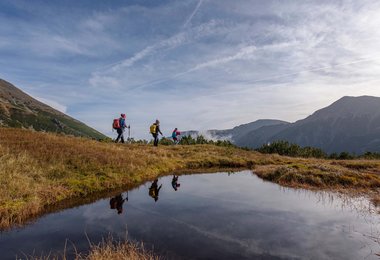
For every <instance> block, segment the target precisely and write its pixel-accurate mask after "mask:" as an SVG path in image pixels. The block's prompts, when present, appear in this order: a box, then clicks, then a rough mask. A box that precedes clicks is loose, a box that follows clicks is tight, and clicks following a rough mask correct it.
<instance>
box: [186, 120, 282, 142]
mask: <svg viewBox="0 0 380 260" xmlns="http://www.w3.org/2000/svg"><path fill="white" fill-rule="evenodd" d="M287 124H289V123H288V122H285V121H281V120H273V119H260V120H257V121H254V122H251V123H248V124H243V125H239V126H236V127H234V128H232V129H226V130H206V131H203V132H202V131H194V130H191V131H185V132H183V133H182V135H191V136H193V137H195V136H198V135H204V136H205V137H207V138H209V139H215V140H230V141H232V142H234V143H235V142H237V141H238V140H240V139H241V138H242V137H243V136H245V135H246V134H247V133H249V132H251V131H254V130H256V129H259V128H261V127H266V126H273V125H287Z"/></svg>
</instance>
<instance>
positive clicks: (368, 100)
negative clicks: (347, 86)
mask: <svg viewBox="0 0 380 260" xmlns="http://www.w3.org/2000/svg"><path fill="white" fill-rule="evenodd" d="M257 136H259V135H258V134H257V133H253V132H252V133H250V138H252V139H255V138H257ZM274 140H287V141H289V142H292V143H296V144H299V145H301V146H312V147H318V148H321V149H322V150H324V151H325V152H328V153H332V152H343V151H346V152H350V153H356V154H362V153H364V152H367V151H371V152H379V151H380V98H378V97H370V96H361V97H343V98H341V99H339V100H338V101H336V102H334V103H333V104H331V105H330V106H328V107H326V108H323V109H321V110H318V111H316V112H315V113H314V114H312V115H311V116H309V117H307V118H305V119H303V120H299V121H297V122H295V123H293V124H290V125H288V126H287V127H286V128H285V129H283V130H281V131H279V132H277V133H275V134H274V135H272V136H271V137H269V138H267V141H268V142H272V141H274Z"/></svg>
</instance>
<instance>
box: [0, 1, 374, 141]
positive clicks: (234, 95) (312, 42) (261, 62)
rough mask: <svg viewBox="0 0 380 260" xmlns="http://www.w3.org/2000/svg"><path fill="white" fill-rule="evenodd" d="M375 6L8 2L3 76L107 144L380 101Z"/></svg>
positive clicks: (0, 36) (0, 20)
mask: <svg viewBox="0 0 380 260" xmlns="http://www.w3.org/2000/svg"><path fill="white" fill-rule="evenodd" d="M379 28H380V1H378V0H361V1H356V0H341V1H333V0H315V1H312V0H310V1H309V0H265V1H263V0H233V1H231V0H178V1H174V0H124V1H121V0H113V1H98V0H81V1H76V0H75V1H74V0H50V1H41V0H34V1H29V0H25V1H22V0H0V78H2V79H5V80H7V81H9V82H11V83H12V84H14V85H16V86H17V87H19V88H20V89H21V90H23V91H25V92H26V93H28V94H30V95H31V96H33V97H35V98H37V99H39V100H40V101H42V102H45V103H47V104H49V105H50V106H52V107H54V108H56V109H58V110H60V111H62V112H65V113H67V114H68V115H70V116H72V117H74V118H76V119H79V120H81V121H82V122H84V123H86V124H88V125H89V126H91V127H94V128H95V129H97V130H99V131H100V132H102V133H104V134H107V135H109V136H113V135H115V133H113V132H112V131H111V125H112V120H113V119H114V118H117V117H118V116H119V115H120V113H126V114H127V123H128V124H130V125H131V131H132V136H133V137H135V138H149V126H150V124H151V123H153V121H154V120H155V119H157V118H158V119H159V120H160V121H161V128H162V130H163V132H164V134H165V135H167V136H170V133H171V131H172V130H173V128H174V127H178V128H179V130H190V129H191V130H206V129H226V128H232V127H234V126H237V125H240V124H243V123H248V122H252V121H255V120H258V119H281V120H286V121H289V122H294V121H296V120H300V119H303V118H305V117H307V116H308V115H310V114H312V113H313V112H314V111H316V110H317V109H320V108H322V107H325V106H328V105H330V104H331V103H333V102H334V101H336V100H338V99H339V98H341V97H343V96H360V95H372V96H380V45H379V42H380V30H379Z"/></svg>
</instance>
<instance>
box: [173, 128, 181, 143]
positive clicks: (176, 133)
mask: <svg viewBox="0 0 380 260" xmlns="http://www.w3.org/2000/svg"><path fill="white" fill-rule="evenodd" d="M178 135H181V132H180V131H178V128H177V127H176V128H174V130H173V133H172V138H173V141H174V144H178V143H179V141H178V138H177V136H178Z"/></svg>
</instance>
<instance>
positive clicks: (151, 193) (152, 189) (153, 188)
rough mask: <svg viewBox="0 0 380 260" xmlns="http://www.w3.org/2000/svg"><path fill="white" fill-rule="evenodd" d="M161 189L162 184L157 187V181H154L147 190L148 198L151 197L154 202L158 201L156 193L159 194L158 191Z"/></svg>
mask: <svg viewBox="0 0 380 260" xmlns="http://www.w3.org/2000/svg"><path fill="white" fill-rule="evenodd" d="M161 187H162V184H161V185H160V187H158V179H155V180H154V182H153V183H152V185H151V186H150V188H149V196H151V197H152V198H153V199H154V201H157V200H158V193H159V192H160V189H161Z"/></svg>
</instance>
